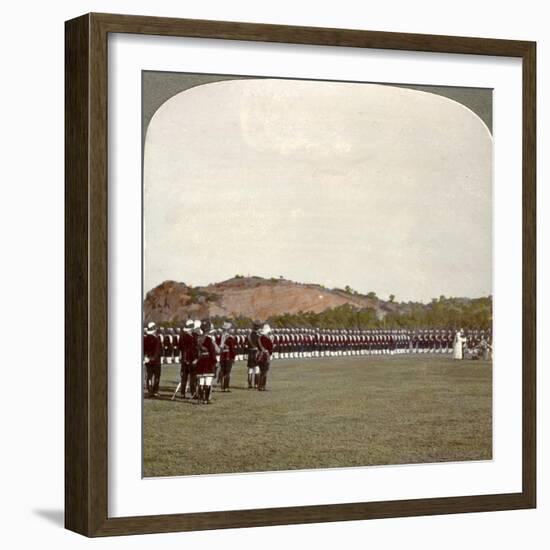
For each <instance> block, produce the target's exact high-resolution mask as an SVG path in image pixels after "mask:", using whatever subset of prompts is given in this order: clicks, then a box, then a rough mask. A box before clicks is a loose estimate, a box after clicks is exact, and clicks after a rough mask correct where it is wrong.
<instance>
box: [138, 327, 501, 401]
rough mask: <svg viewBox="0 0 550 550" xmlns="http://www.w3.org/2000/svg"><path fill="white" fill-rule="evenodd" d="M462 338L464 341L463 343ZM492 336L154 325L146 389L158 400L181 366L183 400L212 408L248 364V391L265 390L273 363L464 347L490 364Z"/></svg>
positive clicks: (147, 347)
mask: <svg viewBox="0 0 550 550" xmlns="http://www.w3.org/2000/svg"><path fill="white" fill-rule="evenodd" d="M458 337H460V338H458ZM491 338H492V335H491V332H490V331H485V330H477V329H474V330H467V331H463V330H460V331H455V330H448V329H422V330H409V329H394V330H385V329H369V330H359V329H317V328H305V327H294V328H277V329H273V330H272V329H271V328H270V327H269V325H268V324H263V323H260V322H254V323H253V326H252V328H251V329H241V328H237V329H235V328H234V327H233V325H232V324H231V323H229V322H225V323H223V325H222V327H221V328H219V329H215V328H214V326H213V325H212V322H211V321H210V320H208V319H205V320H202V321H194V320H188V321H187V322H186V324H185V325H184V326H183V327H179V328H164V327H158V326H157V325H155V323H149V324H148V325H147V327H146V329H145V334H144V356H145V366H146V371H147V377H146V384H147V391H148V393H149V395H150V396H157V395H158V389H159V381H160V373H161V366H162V365H163V364H172V363H175V364H177V363H179V364H180V365H181V382H180V384H179V386H178V389H177V390H176V393H175V394H174V395H176V394H177V393H178V391H180V392H181V397H182V398H183V399H187V397H188V394H189V397H191V398H193V399H196V400H197V401H198V402H199V403H210V402H211V393H212V385H213V383H214V381H216V382H217V383H218V385H219V387H220V389H221V391H222V392H229V391H230V389H229V388H230V380H231V370H232V368H233V364H234V363H235V361H246V364H247V382H248V387H249V388H255V389H258V390H260V391H265V390H266V385H267V374H268V371H269V366H270V364H271V359H272V358H274V359H277V358H280V359H295V358H311V357H335V356H349V355H396V354H404V353H412V354H420V353H435V354H450V353H453V351H454V352H455V355H454V356H455V357H456V356H457V354H456V346H457V341H459V342H460V344H459V345H460V346H461V353H460V358H466V357H468V358H470V359H481V358H483V359H489V353H490V350H491V349H492V345H491V344H492V342H491Z"/></svg>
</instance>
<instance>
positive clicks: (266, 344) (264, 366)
mask: <svg viewBox="0 0 550 550" xmlns="http://www.w3.org/2000/svg"><path fill="white" fill-rule="evenodd" d="M270 332H271V328H270V326H269V325H267V324H266V325H264V326H263V327H262V329H261V331H260V335H259V338H258V367H259V368H260V376H259V381H258V390H259V391H266V385H267V372H268V371H269V366H270V364H271V355H272V354H273V340H272V339H271V336H270Z"/></svg>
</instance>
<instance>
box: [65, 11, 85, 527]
mask: <svg viewBox="0 0 550 550" xmlns="http://www.w3.org/2000/svg"><path fill="white" fill-rule="evenodd" d="M88 24H89V18H88V17H86V16H84V17H79V18H78V19H75V20H73V21H71V22H69V23H67V24H66V26H65V81H66V87H65V526H66V527H67V528H68V529H72V530H74V531H77V532H79V533H87V532H89V517H88V515H89V512H90V509H91V506H90V495H91V489H90V476H89V466H90V456H89V441H88V437H89V428H88V415H89V408H88V395H89V394H90V390H91V388H90V386H89V379H88V369H89V362H88V336H89V334H88V328H89V327H88V308H89V302H88V283H89V280H88V239H89V226H88V223H87V211H88V175H89V170H88V159H89V156H90V151H89V133H88V125H89V112H88V107H89V105H88V88H89V77H90V75H89V70H88V60H89V47H88V32H89V26H88Z"/></svg>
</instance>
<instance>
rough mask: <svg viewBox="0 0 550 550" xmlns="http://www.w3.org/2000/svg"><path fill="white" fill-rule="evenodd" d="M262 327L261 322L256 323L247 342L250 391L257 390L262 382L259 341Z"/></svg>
mask: <svg viewBox="0 0 550 550" xmlns="http://www.w3.org/2000/svg"><path fill="white" fill-rule="evenodd" d="M261 328H262V325H261V324H260V322H259V321H254V323H253V325H252V330H251V331H250V333H249V335H248V337H247V340H246V349H247V355H248V360H247V364H246V366H247V368H248V389H252V388H257V387H258V383H259V381H260V367H259V365H258V349H259V348H258V341H259V339H260V332H259V331H260V329H261Z"/></svg>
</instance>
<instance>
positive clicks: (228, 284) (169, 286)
mask: <svg viewBox="0 0 550 550" xmlns="http://www.w3.org/2000/svg"><path fill="white" fill-rule="evenodd" d="M346 304H347V305H350V306H353V307H355V308H357V309H364V308H372V309H374V310H375V311H376V314H377V316H379V317H384V316H385V315H386V314H387V313H390V312H396V311H398V310H399V309H400V306H399V305H398V304H396V303H393V302H385V301H383V300H379V299H378V298H376V297H373V296H365V295H362V294H358V293H355V292H354V291H352V290H351V289H347V290H343V289H327V288H324V287H323V286H321V285H316V284H302V283H296V282H293V281H288V280H286V279H264V278H262V277H234V278H233V279H229V280H227V281H223V282H220V283H216V284H212V285H208V286H204V287H191V286H188V285H186V284H184V283H179V282H176V281H165V282H164V283H162V284H160V285H159V286H157V287H155V288H153V289H152V290H150V291H149V292H148V293H147V296H146V297H145V301H144V320H145V322H149V321H155V322H156V323H174V322H181V321H184V320H185V319H188V318H190V317H192V318H203V317H213V316H223V317H233V318H236V317H248V318H250V319H268V318H270V317H273V316H277V315H283V314H285V313H288V314H295V313H299V312H309V311H311V312H315V313H320V312H322V311H325V310H327V309H329V308H336V307H339V306H342V305H346Z"/></svg>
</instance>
